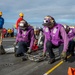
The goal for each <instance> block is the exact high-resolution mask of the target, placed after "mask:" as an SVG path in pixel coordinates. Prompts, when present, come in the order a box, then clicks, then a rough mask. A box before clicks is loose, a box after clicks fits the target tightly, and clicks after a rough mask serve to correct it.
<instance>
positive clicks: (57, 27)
mask: <svg viewBox="0 0 75 75" xmlns="http://www.w3.org/2000/svg"><path fill="white" fill-rule="evenodd" d="M43 26H44V27H43V31H44V36H45V40H44V49H43V55H45V53H46V50H47V51H48V52H49V57H50V59H49V61H48V63H50V64H52V63H54V62H55V54H54V52H53V48H59V54H60V56H61V59H63V60H64V61H66V52H67V49H68V42H69V41H68V37H67V34H66V31H65V29H64V27H63V26H62V25H61V24H58V23H56V21H55V19H54V18H53V17H51V16H49V15H48V16H46V17H45V18H44V21H43Z"/></svg>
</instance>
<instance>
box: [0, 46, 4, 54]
mask: <svg viewBox="0 0 75 75" xmlns="http://www.w3.org/2000/svg"><path fill="white" fill-rule="evenodd" d="M0 54H1V55H2V54H5V50H4V48H3V46H2V45H0Z"/></svg>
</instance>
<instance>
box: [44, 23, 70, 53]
mask: <svg viewBox="0 0 75 75" xmlns="http://www.w3.org/2000/svg"><path fill="white" fill-rule="evenodd" d="M57 25H58V27H60V28H58V29H60V35H61V37H62V42H61V43H60V44H64V47H63V51H67V49H68V42H69V39H68V36H67V34H66V32H65V29H64V28H63V26H62V25H61V24H56V25H55V26H54V27H53V28H52V29H50V30H49V32H48V33H49V34H47V33H45V30H44V35H45V40H44V52H45V51H46V42H47V40H49V41H51V40H50V38H49V37H50V35H52V34H50V33H52V32H53V31H54V29H55V27H56V26H57ZM60 25H61V26H60ZM46 28H48V27H46ZM46 31H48V30H46ZM57 31H58V30H57ZM58 34H59V32H58ZM55 35H56V34H55ZM52 36H53V35H52ZM51 39H53V38H51ZM59 40H60V39H59ZM59 40H56V41H59ZM60 41H61V40H60ZM51 42H52V41H51Z"/></svg>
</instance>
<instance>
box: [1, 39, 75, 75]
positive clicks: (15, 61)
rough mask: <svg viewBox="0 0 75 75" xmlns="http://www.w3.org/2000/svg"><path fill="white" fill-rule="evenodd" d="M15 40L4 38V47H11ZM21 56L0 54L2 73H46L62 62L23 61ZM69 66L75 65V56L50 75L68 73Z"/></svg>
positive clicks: (27, 74) (18, 74)
mask: <svg viewBox="0 0 75 75" xmlns="http://www.w3.org/2000/svg"><path fill="white" fill-rule="evenodd" d="M13 42H14V39H4V41H3V46H4V48H6V47H11V46H12V44H13ZM21 58H22V57H15V56H14V54H13V53H12V54H5V55H0V75H44V74H45V73H46V72H47V71H49V70H50V69H52V68H53V67H54V66H56V65H57V64H58V63H60V60H57V61H56V62H55V63H53V64H48V62H47V61H42V62H39V63H37V62H32V61H29V60H27V61H22V60H21ZM68 67H75V56H74V57H71V58H69V59H68V61H67V62H64V63H62V64H61V65H60V66H59V67H57V68H56V69H55V70H53V71H52V72H51V73H50V74H48V75H67V70H68Z"/></svg>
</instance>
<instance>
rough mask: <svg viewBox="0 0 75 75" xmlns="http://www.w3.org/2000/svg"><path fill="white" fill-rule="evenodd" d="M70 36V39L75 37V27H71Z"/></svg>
mask: <svg viewBox="0 0 75 75" xmlns="http://www.w3.org/2000/svg"><path fill="white" fill-rule="evenodd" d="M68 37H69V41H70V40H72V39H73V38H74V37H75V28H70V31H69V32H68Z"/></svg>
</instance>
